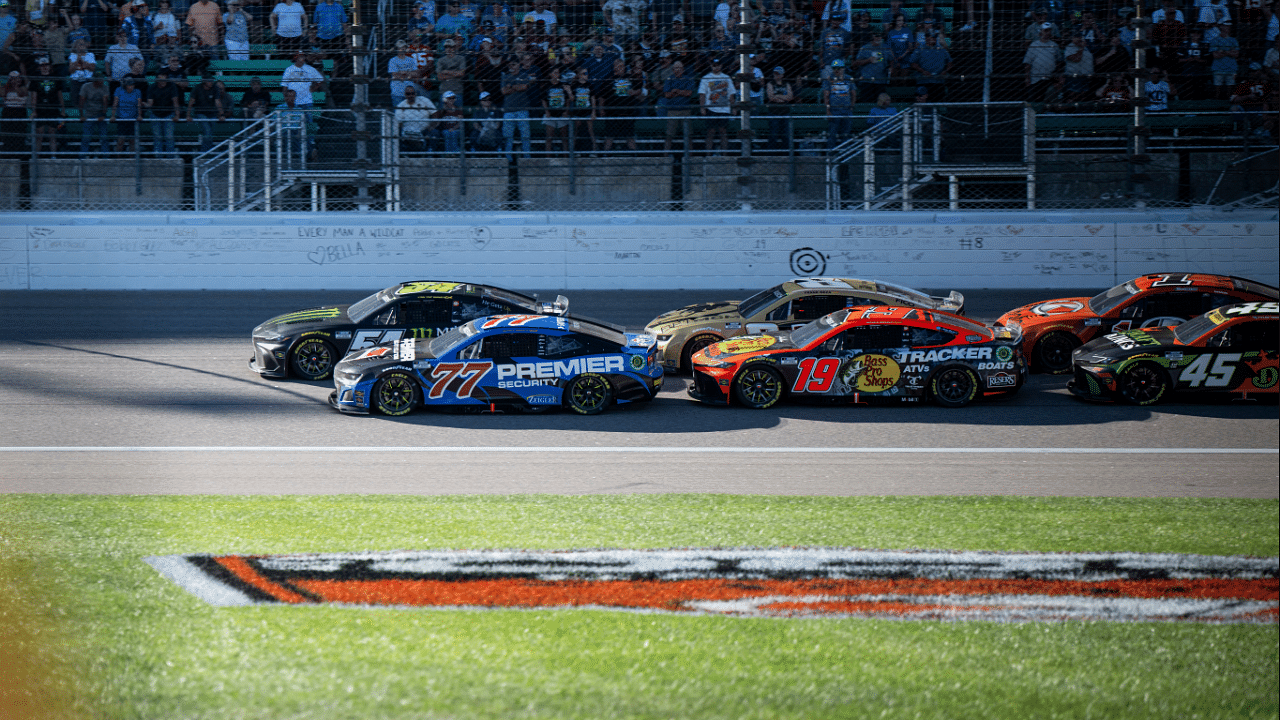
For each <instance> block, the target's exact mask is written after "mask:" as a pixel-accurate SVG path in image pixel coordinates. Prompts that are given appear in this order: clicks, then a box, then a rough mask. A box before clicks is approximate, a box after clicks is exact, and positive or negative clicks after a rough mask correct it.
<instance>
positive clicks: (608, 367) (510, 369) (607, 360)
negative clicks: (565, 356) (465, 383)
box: [498, 355, 643, 380]
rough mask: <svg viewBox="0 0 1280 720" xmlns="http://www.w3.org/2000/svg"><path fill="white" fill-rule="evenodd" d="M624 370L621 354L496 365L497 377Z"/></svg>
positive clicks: (544, 376) (534, 377) (554, 376)
mask: <svg viewBox="0 0 1280 720" xmlns="http://www.w3.org/2000/svg"><path fill="white" fill-rule="evenodd" d="M636 357H639V356H636ZM642 362H643V361H642ZM625 370H626V364H625V361H624V360H623V359H622V356H621V355H609V356H605V357H599V356H597V357H586V358H574V359H572V360H544V361H542V362H536V363H508V364H505V365H499V366H498V379H499V380H503V379H506V378H516V379H519V380H556V379H559V378H569V377H573V376H574V375H581V374H582V373H584V372H594V373H604V372H624V371H625Z"/></svg>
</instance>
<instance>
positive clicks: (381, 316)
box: [373, 303, 400, 325]
mask: <svg viewBox="0 0 1280 720" xmlns="http://www.w3.org/2000/svg"><path fill="white" fill-rule="evenodd" d="M399 317H400V304H399V303H391V304H390V305H388V306H387V309H386V310H383V311H382V312H380V313H378V315H377V317H375V318H374V319H373V324H374V325H395V324H396V319H397V318H399Z"/></svg>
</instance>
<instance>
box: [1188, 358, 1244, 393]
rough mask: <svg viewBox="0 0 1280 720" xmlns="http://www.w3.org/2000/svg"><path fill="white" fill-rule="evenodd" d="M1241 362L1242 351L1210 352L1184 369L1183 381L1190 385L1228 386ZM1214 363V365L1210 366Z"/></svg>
mask: <svg viewBox="0 0 1280 720" xmlns="http://www.w3.org/2000/svg"><path fill="white" fill-rule="evenodd" d="M1237 362H1240V353H1219V354H1217V355H1215V354H1213V353H1208V354H1205V355H1200V356H1199V357H1197V358H1196V359H1195V360H1192V361H1191V364H1190V365H1188V366H1186V367H1185V368H1183V369H1182V378H1181V379H1182V382H1185V383H1187V386H1188V387H1193V388H1195V387H1201V386H1202V385H1203V386H1204V387H1207V388H1209V387H1226V386H1227V385H1230V384H1231V376H1232V375H1233V374H1235V371H1236V366H1235V365H1234V364H1233V363H1237ZM1210 363H1212V366H1210Z"/></svg>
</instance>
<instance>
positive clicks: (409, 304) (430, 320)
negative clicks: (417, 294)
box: [400, 297, 453, 327]
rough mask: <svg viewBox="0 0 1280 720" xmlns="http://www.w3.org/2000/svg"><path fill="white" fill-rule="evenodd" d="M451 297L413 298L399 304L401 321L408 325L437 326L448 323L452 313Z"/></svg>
mask: <svg viewBox="0 0 1280 720" xmlns="http://www.w3.org/2000/svg"><path fill="white" fill-rule="evenodd" d="M452 306H453V299H452V298H448V297H441V298H413V299H411V300H405V301H404V302H403V303H401V304H400V316H401V321H402V322H403V323H404V324H405V325H408V326H410V327H439V326H445V325H449V324H451V323H450V319H451V316H452V314H453V312H452V311H453V307H452Z"/></svg>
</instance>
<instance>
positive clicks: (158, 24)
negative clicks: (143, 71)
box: [151, 0, 182, 65]
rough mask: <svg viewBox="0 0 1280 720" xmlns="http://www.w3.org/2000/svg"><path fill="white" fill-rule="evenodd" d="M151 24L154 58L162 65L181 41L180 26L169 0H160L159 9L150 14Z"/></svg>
mask: <svg viewBox="0 0 1280 720" xmlns="http://www.w3.org/2000/svg"><path fill="white" fill-rule="evenodd" d="M151 24H152V27H154V28H155V35H156V46H155V60H156V62H157V63H159V64H160V65H164V64H165V63H167V62H168V61H169V56H170V55H172V54H173V53H174V51H175V50H176V49H177V47H178V46H179V45H180V44H181V42H182V34H181V30H180V28H181V26H180V25H179V24H178V18H177V16H176V15H174V14H173V6H172V5H170V3H169V0H160V4H159V9H158V11H157V12H156V14H155V15H153V16H152V20H151Z"/></svg>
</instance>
